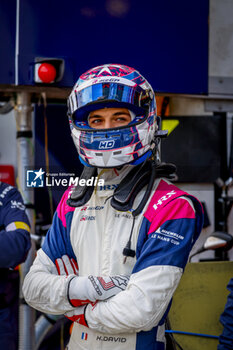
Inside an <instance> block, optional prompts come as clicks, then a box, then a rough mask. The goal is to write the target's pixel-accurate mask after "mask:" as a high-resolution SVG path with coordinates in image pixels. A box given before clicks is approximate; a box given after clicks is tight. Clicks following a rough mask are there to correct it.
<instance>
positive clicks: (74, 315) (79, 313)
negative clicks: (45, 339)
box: [65, 305, 88, 327]
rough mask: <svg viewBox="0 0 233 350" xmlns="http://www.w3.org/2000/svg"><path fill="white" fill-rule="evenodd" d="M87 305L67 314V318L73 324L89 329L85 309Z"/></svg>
mask: <svg viewBox="0 0 233 350" xmlns="http://www.w3.org/2000/svg"><path fill="white" fill-rule="evenodd" d="M86 307H87V305H83V306H79V307H77V308H76V309H75V310H73V311H69V312H67V313H65V316H66V317H67V318H68V319H69V320H71V321H72V322H77V323H79V324H81V325H83V326H86V327H88V324H87V321H86V319H85V309H86Z"/></svg>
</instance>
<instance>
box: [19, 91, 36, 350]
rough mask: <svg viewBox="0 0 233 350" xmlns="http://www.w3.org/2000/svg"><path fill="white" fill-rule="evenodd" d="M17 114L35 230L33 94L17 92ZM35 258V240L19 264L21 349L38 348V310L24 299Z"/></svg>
mask: <svg viewBox="0 0 233 350" xmlns="http://www.w3.org/2000/svg"><path fill="white" fill-rule="evenodd" d="M15 118H16V127H17V163H18V164H17V165H18V178H17V185H18V188H19V190H20V192H21V195H22V197H23V200H24V203H25V206H26V208H27V215H28V218H29V221H30V224H31V233H35V215H34V191H33V189H30V188H27V187H26V169H27V168H31V169H33V166H34V151H33V148H34V147H33V142H32V106H31V95H30V94H29V93H27V92H20V93H18V95H17V105H16V107H15ZM34 258H35V243H34V242H33V240H32V247H31V249H30V251H29V254H28V257H27V260H26V261H25V263H24V264H22V265H21V266H20V307H19V350H34V349H35V330H34V326H35V310H34V309H32V308H31V307H30V306H29V305H27V304H26V303H25V301H24V299H23V295H22V284H23V280H24V277H25V275H26V274H27V272H28V271H29V269H30V266H31V265H32V262H33V260H34Z"/></svg>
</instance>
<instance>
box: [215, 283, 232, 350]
mask: <svg viewBox="0 0 233 350" xmlns="http://www.w3.org/2000/svg"><path fill="white" fill-rule="evenodd" d="M227 289H228V290H229V291H230V294H229V295H228V298H227V302H226V305H225V309H224V312H223V313H222V315H221V317H220V322H221V323H222V325H223V332H222V334H221V335H220V337H219V345H218V350H231V349H233V278H232V279H231V280H230V282H229V284H228V286H227Z"/></svg>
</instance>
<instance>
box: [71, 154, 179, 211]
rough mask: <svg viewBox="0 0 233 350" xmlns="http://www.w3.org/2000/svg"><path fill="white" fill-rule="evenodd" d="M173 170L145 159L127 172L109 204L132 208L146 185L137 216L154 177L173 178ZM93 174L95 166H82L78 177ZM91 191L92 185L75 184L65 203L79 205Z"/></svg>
mask: <svg viewBox="0 0 233 350" xmlns="http://www.w3.org/2000/svg"><path fill="white" fill-rule="evenodd" d="M175 171H176V167H175V165H173V164H168V163H160V164H155V162H154V161H153V160H151V159H149V160H147V161H146V162H144V163H143V164H140V165H137V166H135V167H133V169H132V170H131V171H130V172H129V174H128V175H127V176H126V177H125V178H124V179H123V180H122V181H121V182H120V184H119V186H118V187H117V188H116V189H115V191H114V193H113V196H112V198H111V206H112V207H113V208H114V209H116V210H119V211H128V210H130V209H132V206H133V202H134V199H135V197H136V196H137V194H138V193H139V192H140V191H141V189H142V188H143V187H144V186H146V185H147V190H146V192H145V196H144V198H143V200H142V203H140V205H139V207H138V208H137V209H136V212H135V216H137V215H138V214H139V213H140V212H141V211H142V209H143V207H144V205H145V204H146V201H147V199H148V197H149V195H150V192H151V190H152V185H153V182H154V179H155V178H158V177H166V178H168V179H170V180H173V179H174V178H175ZM95 176H97V168H95V167H84V169H83V172H82V174H81V176H80V179H85V180H88V179H90V178H91V177H95ZM93 191H94V185H93V186H76V187H75V188H74V190H73V191H72V193H71V195H70V197H69V199H68V200H67V204H68V205H69V206H71V207H81V206H83V205H85V204H86V203H87V202H88V200H89V199H90V198H91V195H92V193H93ZM145 197H147V198H145Z"/></svg>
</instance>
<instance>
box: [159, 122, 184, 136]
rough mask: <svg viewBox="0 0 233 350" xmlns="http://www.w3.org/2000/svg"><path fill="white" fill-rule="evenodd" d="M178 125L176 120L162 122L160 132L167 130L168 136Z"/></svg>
mask: <svg viewBox="0 0 233 350" xmlns="http://www.w3.org/2000/svg"><path fill="white" fill-rule="evenodd" d="M179 124H180V122H179V120H177V119H164V120H162V130H168V135H169V134H170V133H171V132H172V131H173V130H174V129H175V128H176V127H177V126H178V125H179Z"/></svg>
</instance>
